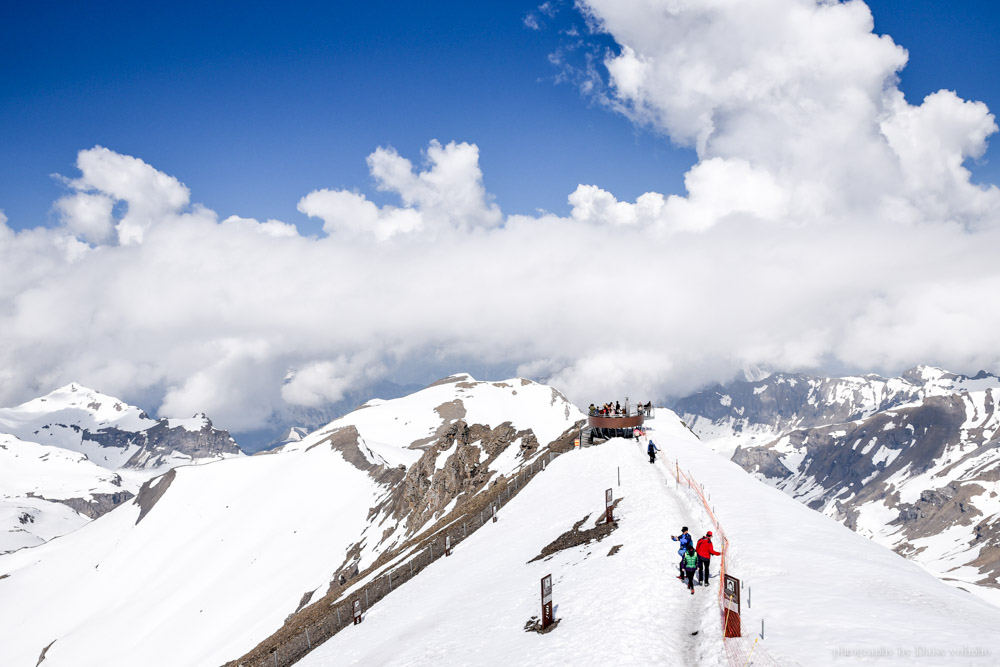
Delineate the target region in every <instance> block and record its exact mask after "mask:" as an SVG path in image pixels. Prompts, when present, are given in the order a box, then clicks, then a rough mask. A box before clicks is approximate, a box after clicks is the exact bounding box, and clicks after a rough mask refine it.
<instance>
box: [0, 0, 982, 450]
mask: <svg viewBox="0 0 1000 667" xmlns="http://www.w3.org/2000/svg"><path fill="white" fill-rule="evenodd" d="M751 4H752V7H751V6H750V5H749V4H748V3H743V2H736V1H735V0H706V1H705V2H698V3H687V2H667V1H666V0H663V1H659V2H658V1H654V0H651V1H650V2H646V3H620V2H614V1H613V0H590V1H588V2H586V3H585V4H581V5H580V7H582V8H583V10H584V11H585V13H586V18H587V23H588V25H589V26H590V27H591V28H592V29H597V30H604V31H606V32H607V33H608V34H610V35H611V37H613V38H614V40H615V41H616V42H617V43H618V44H619V46H620V48H619V49H618V50H616V51H615V53H612V54H608V55H607V56H606V57H605V58H604V62H603V64H601V63H600V61H596V62H595V66H594V68H591V69H588V73H587V74H586V76H587V77H595V76H601V77H604V79H605V80H604V82H603V83H600V82H595V85H596V86H603V88H602V90H603V91H604V94H605V95H606V97H605V100H606V103H607V104H609V105H610V106H611V107H612V108H613V109H615V110H616V111H617V112H619V113H623V114H626V115H627V116H628V117H629V118H631V119H632V120H634V121H635V122H636V123H641V124H645V125H647V126H649V127H652V128H654V129H655V130H656V131H658V132H661V133H662V134H664V135H665V136H666V137H669V139H670V140H671V141H674V142H676V143H678V144H688V145H692V146H694V147H695V148H696V151H697V162H696V163H695V164H694V165H692V167H691V169H690V171H689V172H688V173H687V175H686V177H685V191H684V192H682V193H659V192H649V193H645V194H643V195H642V196H640V197H638V198H637V199H636V200H635V201H634V202H629V201H620V200H618V199H617V197H616V196H615V194H614V193H613V192H610V191H608V190H607V189H605V188H602V187H601V185H600V184H581V185H580V186H579V187H578V188H576V190H575V191H574V192H572V193H568V198H569V204H570V206H571V211H570V213H569V215H567V216H564V217H561V216H556V215H551V214H544V215H539V216H521V215H515V216H504V215H503V213H502V211H501V210H500V208H499V206H498V205H497V203H495V202H494V201H493V199H492V197H491V196H490V195H489V193H488V191H487V188H486V186H485V181H484V175H483V173H482V171H481V169H480V167H479V149H478V147H477V146H476V145H475V144H471V143H456V142H451V143H447V144H441V143H439V142H436V141H432V142H431V143H429V145H428V147H427V149H426V151H425V152H424V154H423V155H422V156H421V159H420V161H419V163H418V164H415V163H414V162H411V161H410V159H409V158H407V157H404V156H402V155H400V154H399V153H398V152H397V151H395V150H394V149H392V148H390V147H380V148H376V149H375V150H374V152H373V153H372V154H371V155H369V156H368V167H369V170H370V172H371V174H372V177H373V179H374V182H375V184H376V187H377V189H378V190H379V191H380V192H381V193H383V194H384V195H385V196H386V197H388V198H389V199H390V200H391V203H388V204H382V203H376V201H373V200H371V199H369V198H368V197H367V196H366V195H365V194H363V193H361V192H358V191H350V190H329V189H324V190H317V191H314V192H311V193H308V194H306V195H305V196H304V197H303V198H302V199H301V200H300V201H299V210H300V211H302V212H303V213H304V214H306V215H309V216H314V217H316V218H319V219H321V220H322V221H323V229H324V232H325V234H324V235H321V236H319V237H318V238H316V237H310V238H307V237H303V236H301V235H300V234H299V233H298V231H297V230H296V228H295V227H294V226H293V225H291V224H288V223H286V222H282V221H277V220H265V221H263V222H261V221H258V220H256V219H253V218H242V217H237V216H229V217H224V218H222V219H221V220H220V216H219V215H218V214H216V213H215V212H214V211H210V210H208V209H205V208H204V207H200V206H198V205H197V204H192V202H191V196H190V193H189V192H188V190H187V188H186V187H185V186H184V185H183V184H182V183H181V182H180V181H179V180H178V179H177V178H175V177H174V176H170V175H167V174H164V173H162V172H160V171H158V170H157V169H155V167H153V166H151V165H148V164H146V163H145V162H143V161H142V160H140V159H138V158H135V157H130V156H126V155H120V154H118V153H115V152H113V151H111V150H108V149H105V148H101V147H95V148H93V149H89V150H84V151H81V153H80V155H79V158H78V162H77V167H78V169H79V171H80V176H79V177H78V178H75V179H72V180H68V181H67V183H68V185H69V187H70V189H71V192H69V193H68V194H67V195H66V196H65V197H63V198H62V199H60V200H58V201H57V203H56V209H57V211H58V212H59V215H60V219H61V220H62V225H60V226H59V227H57V228H52V229H49V228H41V227H40V228H37V229H27V230H24V231H19V232H14V231H13V230H11V229H10V228H9V227H8V226H7V225H6V222H5V219H4V218H3V217H2V215H0V404H11V403H12V402H14V401H16V400H21V399H25V398H29V397H32V396H34V395H37V394H38V393H39V392H41V391H47V390H49V389H51V388H53V387H55V386H58V385H59V384H62V383H65V382H68V381H70V380H76V381H80V382H84V383H89V384H92V385H95V386H97V387H99V388H101V389H102V390H104V391H107V392H110V393H115V394H118V395H121V396H123V397H124V398H130V397H134V396H154V397H156V398H155V400H156V402H158V405H147V406H146V407H150V408H153V409H156V408H159V410H160V412H161V413H162V414H167V415H171V416H187V415H189V414H192V413H194V412H198V411H205V412H207V413H209V414H210V415H211V416H212V417H213V419H215V420H216V422H217V423H219V424H220V425H222V426H224V427H228V428H231V429H235V430H237V431H239V430H248V429H254V428H260V427H261V426H264V425H266V424H267V423H268V422H269V420H273V419H274V418H275V415H278V414H281V412H282V411H283V410H288V409H291V408H294V407H317V406H322V405H323V404H325V403H329V402H334V401H336V400H338V399H339V398H341V397H343V396H345V395H347V394H348V393H349V392H350V391H351V390H353V389H355V388H357V387H361V386H365V385H366V384H370V383H372V382H374V381H376V380H378V379H380V378H395V377H397V376H399V375H403V376H407V377H412V373H413V371H412V369H414V368H419V369H424V370H427V369H430V370H427V372H440V373H442V374H443V373H447V372H453V371H458V370H463V368H462V367H461V366H458V365H457V364H460V363H461V361H462V360H468V359H476V360H478V361H479V362H480V363H482V364H484V365H497V366H500V365H503V366H507V367H512V366H516V367H518V368H519V371H520V372H522V373H525V374H528V375H531V376H534V377H538V378H541V379H549V380H550V381H552V382H553V383H555V384H556V385H557V386H559V387H560V388H561V389H563V390H564V391H566V392H567V393H568V394H569V395H570V396H571V397H572V398H573V399H575V400H577V401H578V402H579V403H581V404H584V405H585V404H587V403H589V402H590V401H592V400H607V398H608V397H609V396H611V395H617V396H624V395H629V396H631V397H632V398H635V399H641V400H649V399H651V398H652V399H656V398H658V397H659V398H662V397H666V396H670V395H678V394H683V393H685V392H687V391H691V390H694V389H696V388H698V387H700V386H702V385H703V384H704V383H706V382H710V381H716V380H724V379H728V378H730V377H732V376H733V375H734V374H735V373H736V372H737V371H739V370H740V369H741V368H743V367H744V366H763V367H769V368H781V369H789V370H817V369H823V368H824V367H837V368H844V367H847V368H852V369H856V370H859V371H866V372H867V371H876V372H886V373H892V372H898V371H900V370H903V369H904V368H905V367H907V366H911V365H915V364H918V363H931V364H938V365H942V366H945V367H948V368H952V369H954V370H957V371H976V370H978V369H979V368H986V369H989V370H993V371H1000V351H998V350H997V348H996V345H995V343H994V341H995V332H996V330H997V329H998V328H1000V313H997V312H996V309H995V308H991V304H992V303H993V302H994V301H995V295H996V293H997V289H998V288H1000V269H997V268H996V267H997V263H996V261H995V257H994V254H995V252H994V248H996V247H998V242H1000V225H998V222H1000V213H998V192H997V188H996V187H994V186H979V185H976V184H973V183H971V182H970V179H969V171H968V169H967V168H966V166H965V164H966V161H967V160H969V159H976V158H979V157H982V156H984V155H985V154H986V150H987V147H988V141H989V138H990V137H991V136H992V134H993V133H995V132H996V130H997V127H996V124H995V122H994V118H993V115H992V114H991V113H990V112H989V110H988V109H987V108H986V106H985V105H983V104H982V103H979V102H970V101H966V100H963V99H961V98H960V97H959V96H958V95H957V94H956V93H954V92H950V91H941V92H938V93H934V94H932V95H930V96H928V97H927V98H926V99H924V100H922V101H920V102H919V103H918V104H914V103H910V102H908V101H907V100H905V99H904V97H903V95H902V93H901V92H900V91H899V89H898V87H897V85H896V83H897V79H896V77H897V75H898V72H899V71H900V70H901V68H902V67H903V66H904V64H905V62H906V52H905V51H904V50H903V49H902V48H900V47H899V46H897V45H896V44H895V43H893V42H892V40H891V39H890V38H889V37H885V36H881V37H880V36H876V35H874V34H872V20H871V15H870V12H869V11H868V9H867V7H866V6H865V5H864V4H862V3H860V2H857V1H854V2H846V3H833V2H814V1H812V0H762V1H761V2H756V3H751ZM540 11H541V10H540ZM542 15H545V13H544V12H542ZM359 158H360V156H359ZM379 201H381V197H380V198H379ZM407 374H409V375H407ZM424 379H430V378H424Z"/></svg>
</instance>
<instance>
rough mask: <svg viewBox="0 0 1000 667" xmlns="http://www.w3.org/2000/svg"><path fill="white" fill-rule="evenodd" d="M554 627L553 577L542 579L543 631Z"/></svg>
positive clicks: (548, 575) (549, 575)
mask: <svg viewBox="0 0 1000 667" xmlns="http://www.w3.org/2000/svg"><path fill="white" fill-rule="evenodd" d="M550 625H552V575H551V574H547V575H545V576H544V577H542V630H544V629H545V628H547V627H549V626H550Z"/></svg>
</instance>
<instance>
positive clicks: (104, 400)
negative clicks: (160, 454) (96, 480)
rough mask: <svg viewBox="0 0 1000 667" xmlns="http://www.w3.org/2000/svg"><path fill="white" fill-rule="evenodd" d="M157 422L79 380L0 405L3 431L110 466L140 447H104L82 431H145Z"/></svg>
mask: <svg viewBox="0 0 1000 667" xmlns="http://www.w3.org/2000/svg"><path fill="white" fill-rule="evenodd" d="M155 425H156V421H155V420H153V419H150V418H149V417H147V416H146V415H145V414H144V413H143V412H142V410H140V409H139V408H137V407H134V406H131V405H128V404H127V403H124V402H122V401H120V400H118V399H117V398H113V397H111V396H106V395H105V394H102V393H100V392H98V391H95V390H93V389H88V388H87V387H84V386H82V385H79V384H76V383H71V384H68V385H66V386H65V387H61V388H59V389H56V390H55V391H53V392H52V393H50V394H47V395H45V396H42V397H41V398H36V399H33V400H31V401H28V402H27V403H22V404H21V405H18V406H16V407H13V408H0V432H4V433H10V434H13V435H16V436H17V437H18V438H20V439H21V440H27V441H31V442H37V443H40V444H43V445H53V446H56V447H62V448H63V449H68V450H71V451H74V452H79V453H81V454H84V455H85V456H87V458H89V459H90V460H91V461H93V462H94V463H96V464H97V465H100V466H102V467H105V468H109V469H115V468H119V467H121V466H122V465H124V464H125V462H126V461H128V460H129V458H130V457H131V456H132V454H134V453H135V451H136V449H138V447H128V448H122V449H119V448H113V447H101V446H100V445H98V444H97V443H96V442H91V441H87V440H83V438H82V435H81V431H83V430H87V431H97V430H100V429H103V428H118V429H121V430H123V431H144V430H146V429H148V428H151V427H153V426H155Z"/></svg>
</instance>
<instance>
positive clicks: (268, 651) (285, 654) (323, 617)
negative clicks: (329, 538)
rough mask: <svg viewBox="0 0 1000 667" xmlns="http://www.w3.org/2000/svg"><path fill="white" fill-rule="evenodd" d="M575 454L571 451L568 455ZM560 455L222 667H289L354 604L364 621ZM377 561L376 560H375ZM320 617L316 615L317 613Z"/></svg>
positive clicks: (341, 622)
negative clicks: (365, 616) (382, 601)
mask: <svg viewBox="0 0 1000 667" xmlns="http://www.w3.org/2000/svg"><path fill="white" fill-rule="evenodd" d="M568 451H573V450H568ZM565 453H566V452H564V451H551V450H550V451H548V452H546V453H544V454H543V455H541V456H539V457H538V458H536V459H534V460H533V461H532V462H531V463H529V464H528V465H526V466H524V467H523V468H521V469H520V470H518V471H517V472H515V473H513V474H512V475H511V476H510V477H507V478H502V481H503V483H502V484H499V483H498V484H496V485H495V486H494V487H493V488H491V489H490V490H489V491H487V493H486V496H484V498H485V499H486V502H485V503H484V507H483V509H481V510H479V511H473V512H463V513H461V514H460V515H459V517H458V518H455V519H451V520H448V517H445V518H444V519H443V520H442V522H441V523H442V524H443V526H442V527H440V528H438V529H436V530H432V531H431V533H430V535H429V536H428V537H427V538H425V539H422V540H421V541H420V543H419V545H418V546H416V547H414V548H411V549H407V550H405V551H403V552H402V553H401V554H398V555H396V556H395V557H393V558H392V559H390V560H389V561H388V562H385V563H382V564H381V565H376V566H373V567H372V568H371V569H370V571H368V572H366V573H363V574H362V576H360V577H359V578H358V579H357V580H356V581H354V582H352V583H351V584H350V586H349V587H348V588H347V589H345V590H344V591H343V592H341V593H339V594H338V595H337V596H336V597H335V599H334V601H333V602H328V601H326V600H324V599H320V600H319V601H316V602H315V603H313V605H311V606H306V607H305V608H304V609H302V610H301V612H305V613H299V612H296V613H293V614H292V615H291V616H289V618H288V620H287V622H286V624H285V625H284V626H283V627H282V628H279V629H278V630H277V631H276V632H275V633H274V634H273V635H271V636H270V637H269V638H267V639H265V640H264V641H262V642H261V643H260V644H258V645H257V646H256V647H255V648H254V649H252V650H251V651H250V652H248V653H247V654H245V655H244V656H243V657H241V658H238V659H236V660H231V661H229V662H227V663H226V664H225V665H224V666H223V667H290V666H291V665H294V664H295V663H296V662H298V661H299V660H301V659H302V658H303V657H304V656H305V655H306V654H307V653H309V652H311V651H312V650H313V649H314V648H316V647H317V646H319V645H320V644H322V643H323V642H324V641H326V640H327V639H329V638H331V637H332V636H333V635H335V634H337V633H338V632H340V631H341V630H344V629H345V628H347V627H349V626H351V625H353V624H354V609H355V607H354V603H355V602H356V601H357V602H360V603H361V613H362V618H363V617H364V615H365V614H367V613H368V610H369V608H370V607H372V606H373V605H374V604H375V603H377V602H378V601H380V600H382V598H384V597H385V596H387V595H389V594H390V593H392V591H393V590H394V589H396V588H399V587H400V586H401V585H403V584H404V583H405V582H407V581H409V580H410V579H412V578H413V577H415V576H417V575H418V574H420V572H421V571H423V570H424V568H426V567H427V566H428V565H430V564H431V563H433V562H434V561H436V560H437V559H438V558H441V557H443V556H445V550H446V549H445V547H446V545H450V547H451V548H454V547H455V545H457V544H459V543H460V542H462V541H463V540H465V539H466V538H467V537H470V536H471V535H472V534H473V533H474V532H475V531H476V530H478V529H479V528H482V527H484V526H486V525H488V524H490V523H493V515H494V511H496V512H499V510H500V508H502V507H503V506H504V505H506V504H507V503H508V502H510V500H511V499H512V498H514V496H516V495H517V492H518V491H520V490H521V489H523V488H524V485H525V484H527V483H528V482H529V481H531V479H532V478H533V477H534V476H535V475H537V474H539V473H541V472H542V471H544V470H545V469H546V467H547V466H548V464H549V463H552V461H553V460H554V459H555V458H556V457H558V456H561V455H562V454H565ZM376 562H378V561H376ZM317 612H318V613H317Z"/></svg>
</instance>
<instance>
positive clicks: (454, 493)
mask: <svg viewBox="0 0 1000 667" xmlns="http://www.w3.org/2000/svg"><path fill="white" fill-rule="evenodd" d="M518 440H520V443H519V445H518V448H519V456H521V457H522V459H523V458H527V457H528V456H530V455H531V454H532V453H534V452H535V451H536V450H537V448H538V441H537V440H536V439H535V435H534V433H532V432H531V431H530V430H529V431H515V430H514V428H513V427H512V426H511V424H510V422H505V423H503V424H501V425H499V426H497V427H495V428H492V429H491V428H490V427H488V426H483V425H481V424H474V425H472V426H469V425H468V424H466V423H465V422H464V421H458V422H455V423H453V424H451V425H450V426H449V427H448V429H447V430H446V431H445V433H444V434H442V435H441V437H440V438H439V439H438V441H437V443H436V444H435V445H434V446H432V447H430V448H429V449H428V450H427V451H425V452H424V454H423V455H422V456H421V457H420V460H419V461H417V462H416V463H415V464H413V465H412V466H410V468H409V470H407V471H406V476H405V477H404V478H403V483H402V485H401V487H400V489H399V490H398V491H397V493H395V494H394V502H393V512H392V513H393V516H394V517H395V518H397V519H401V518H403V517H409V524H410V526H411V530H412V529H414V528H416V527H417V526H420V525H423V523H425V522H426V521H427V520H428V519H429V518H430V517H432V516H433V515H435V514H436V513H438V512H440V511H441V510H443V509H444V508H445V507H446V506H447V505H448V504H449V503H451V502H452V500H455V499H456V498H460V497H461V496H463V495H468V494H474V493H475V492H476V491H478V490H479V489H480V488H482V487H483V485H484V484H486V483H487V481H488V480H489V479H490V477H491V476H492V473H491V472H490V469H489V464H490V462H492V461H493V460H494V459H495V458H496V456H497V455H498V454H499V453H500V452H502V451H504V450H505V449H507V447H508V446H510V445H511V444H512V443H514V442H515V441H518ZM448 452H451V453H450V454H448V455H447V458H446V459H445V460H444V463H443V465H442V467H440V468H438V467H437V462H438V459H439V457H440V456H441V455H442V454H446V453H448Z"/></svg>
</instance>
